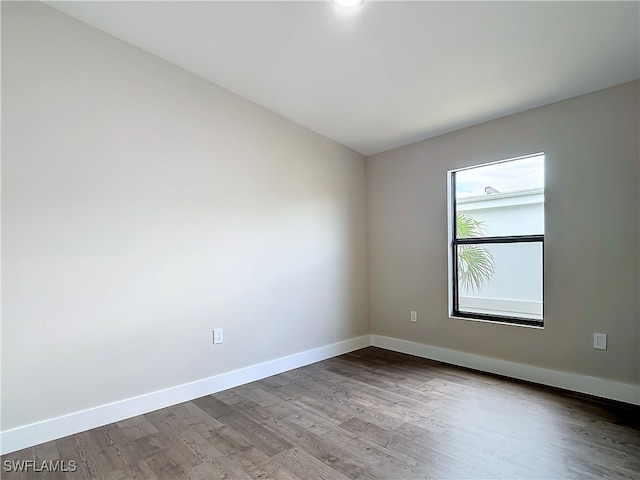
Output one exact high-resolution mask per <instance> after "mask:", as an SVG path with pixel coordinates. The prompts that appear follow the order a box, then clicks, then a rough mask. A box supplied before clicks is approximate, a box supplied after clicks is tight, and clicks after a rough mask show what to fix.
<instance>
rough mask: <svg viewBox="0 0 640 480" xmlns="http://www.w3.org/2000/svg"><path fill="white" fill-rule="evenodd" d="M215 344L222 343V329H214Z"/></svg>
mask: <svg viewBox="0 0 640 480" xmlns="http://www.w3.org/2000/svg"><path fill="white" fill-rule="evenodd" d="M213 343H214V345H217V344H218V343H222V329H221V328H214V329H213Z"/></svg>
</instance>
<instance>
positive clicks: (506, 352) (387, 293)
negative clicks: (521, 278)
mask: <svg viewBox="0 0 640 480" xmlns="http://www.w3.org/2000/svg"><path fill="white" fill-rule="evenodd" d="M638 90H639V83H638V82H633V83H629V84H625V85H621V86H617V87H614V88H610V89H606V90H602V91H599V92H595V93H593V94H590V95H584V96H581V97H577V98H574V99H571V100H567V101H564V102H560V103H556V104H553V105H549V106H546V107H542V108H538V109H535V110H530V111H527V112H524V113H521V114H518V115H513V116H510V117H506V118H502V119H499V120H496V121H492V122H488V123H484V124H481V125H477V126H474V127H471V128H467V129H464V130H460V131H457V132H454V133H450V134H447V135H442V136H440V137H436V138H432V139H429V140H426V141H423V142H419V143H415V144H412V145H408V146H406V147H403V148H399V149H396V150H392V151H389V152H385V153H382V154H379V155H376V156H373V157H370V158H369V159H368V161H367V202H368V229H369V236H368V239H369V296H370V303H369V308H370V320H371V329H372V333H373V334H378V335H385V336H390V337H396V338H399V339H404V340H412V341H415V342H419V343H424V344H427V345H433V346H438V347H443V348H448V349H452V350H459V351H463V352H467V353H472V354H478V355H484V356H487V357H493V358H498V359H503V360H509V361H513V362H520V363H525V364H529V365H534V366H540V367H544V368H549V369H554V370H559V371H564V372H574V373H578V374H584V375H590V376H594V377H600V378H604V379H609V380H615V381H620V382H626V383H631V384H638V383H639V367H640V354H639V352H640V349H639V336H640V333H639V328H638V324H639V315H638V314H639V303H638V293H639V281H638V272H639V270H640V269H639V256H638V250H639V230H640V228H639V216H640V212H639V204H640V202H639V153H638V135H639V124H638V118H639V103H638V102H639V97H638ZM536 152H545V153H546V205H545V225H546V236H545V242H546V243H545V265H544V266H545V328H544V330H536V329H532V328H526V327H517V326H510V325H497V324H489V323H481V322H474V321H468V320H457V319H450V318H448V314H447V207H446V200H447V191H446V172H447V170H450V169H455V168H459V167H465V166H469V165H474V164H480V163H485V162H490V161H494V160H500V159H506V158H510V157H515V156H519V155H524V154H529V153H536ZM410 310H417V311H418V316H419V321H418V323H417V324H412V323H411V322H410V321H409V312H410ZM595 331H597V332H605V333H607V334H608V335H609V337H608V341H609V349H608V350H606V351H600V350H594V349H593V332H595Z"/></svg>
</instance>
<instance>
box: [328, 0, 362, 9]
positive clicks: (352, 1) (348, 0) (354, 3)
mask: <svg viewBox="0 0 640 480" xmlns="http://www.w3.org/2000/svg"><path fill="white" fill-rule="evenodd" d="M332 1H333V3H335V4H336V5H339V6H341V7H345V8H352V7H359V6H360V5H361V4H362V3H363V2H364V0H332Z"/></svg>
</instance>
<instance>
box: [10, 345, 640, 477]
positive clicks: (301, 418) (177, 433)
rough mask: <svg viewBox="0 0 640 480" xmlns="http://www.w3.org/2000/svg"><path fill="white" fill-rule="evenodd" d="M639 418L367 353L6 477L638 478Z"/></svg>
mask: <svg viewBox="0 0 640 480" xmlns="http://www.w3.org/2000/svg"><path fill="white" fill-rule="evenodd" d="M639 413H640V408H637V407H631V406H627V405H623V404H616V403H613V402H605V401H599V400H596V399H591V398H587V397H583V396H578V395H569V394H564V393H561V392H559V391H556V390H551V389H546V388H542V387H538V386H533V385H530V384H525V383H519V382H514V381H510V380H507V379H502V378H498V377H495V376H490V375H484V374H481V373H478V372H474V371H470V370H465V369H462V368H456V367H452V366H449V365H445V364H441V363H438V362H432V361H428V360H424V359H420V358H416V357H411V356H408V355H403V354H398V353H393V352H388V351H386V350H381V349H378V348H374V347H369V348H366V349H363V350H359V351H357V352H353V353H351V354H348V355H342V356H340V357H336V358H332V359H330V360H325V361H323V362H319V363H316V364H313V365H309V366H306V367H303V368H299V369H297V370H293V371H290V372H287V373H283V374H280V375H276V376H273V377H270V378H267V379H264V380H261V381H258V382H253V383H250V384H247V385H244V386H241V387H237V388H234V389H231V390H227V391H224V392H220V393H217V394H214V395H209V396H207V397H202V398H199V399H197V400H194V401H191V402H186V403H182V404H180V405H176V406H174V407H169V408H165V409H162V410H158V411H156V412H152V413H149V414H146V415H141V416H138V417H134V418H131V419H129V420H124V421H122V422H117V423H114V424H110V425H107V426H104V427H100V428H96V429H93V430H90V431H87V432H83V433H79V434H77V435H71V436H69V437H65V438H63V439H60V440H56V441H52V442H48V443H45V444H42V445H39V446H36V447H32V448H28V449H25V450H21V451H19V452H14V453H11V454H8V455H5V456H3V457H2V467H3V470H4V467H5V465H6V463H5V461H7V460H9V461H13V460H35V461H36V464H40V463H41V462H43V461H55V460H62V461H64V462H65V463H66V464H67V465H68V464H69V463H68V462H69V461H71V460H74V461H75V462H77V465H78V469H77V471H76V472H73V473H72V472H69V473H60V472H57V473H46V472H42V473H33V472H32V473H30V474H28V475H27V474H24V473H7V472H5V471H3V472H2V478H3V479H7V480H9V479H19V478H20V479H21V478H36V479H49V478H56V479H63V478H64V479H66V478H68V479H80V478H82V479H112V480H116V479H117V480H130V479H171V480H173V479H183V478H185V479H193V480H196V479H198V480H211V479H257V478H259V479H285V480H290V479H327V480H329V479H358V480H368V479H430V478H450V479H463V478H469V479H480V478H491V479H502V478H506V479H515V478H517V479H528V478H536V479H538V478H545V479H547V478H548V479H619V478H625V479H630V478H634V479H638V478H640V415H639Z"/></svg>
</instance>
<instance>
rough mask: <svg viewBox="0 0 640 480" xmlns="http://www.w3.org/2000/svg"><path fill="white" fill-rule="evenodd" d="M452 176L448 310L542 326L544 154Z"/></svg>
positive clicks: (468, 315) (459, 172) (452, 173)
mask: <svg viewBox="0 0 640 480" xmlns="http://www.w3.org/2000/svg"><path fill="white" fill-rule="evenodd" d="M448 181H449V206H450V208H449V212H450V215H449V279H450V281H449V314H450V316H452V317H461V318H471V319H479V320H488V321H493V322H503V323H514V324H522V325H534V326H542V325H543V305H544V303H543V294H544V288H543V257H544V154H542V153H539V154H535V155H528V156H526V157H519V158H515V159H510V160H503V161H499V162H495V163H490V164H485V165H479V166H473V167H469V168H464V169H459V170H454V171H450V172H448Z"/></svg>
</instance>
